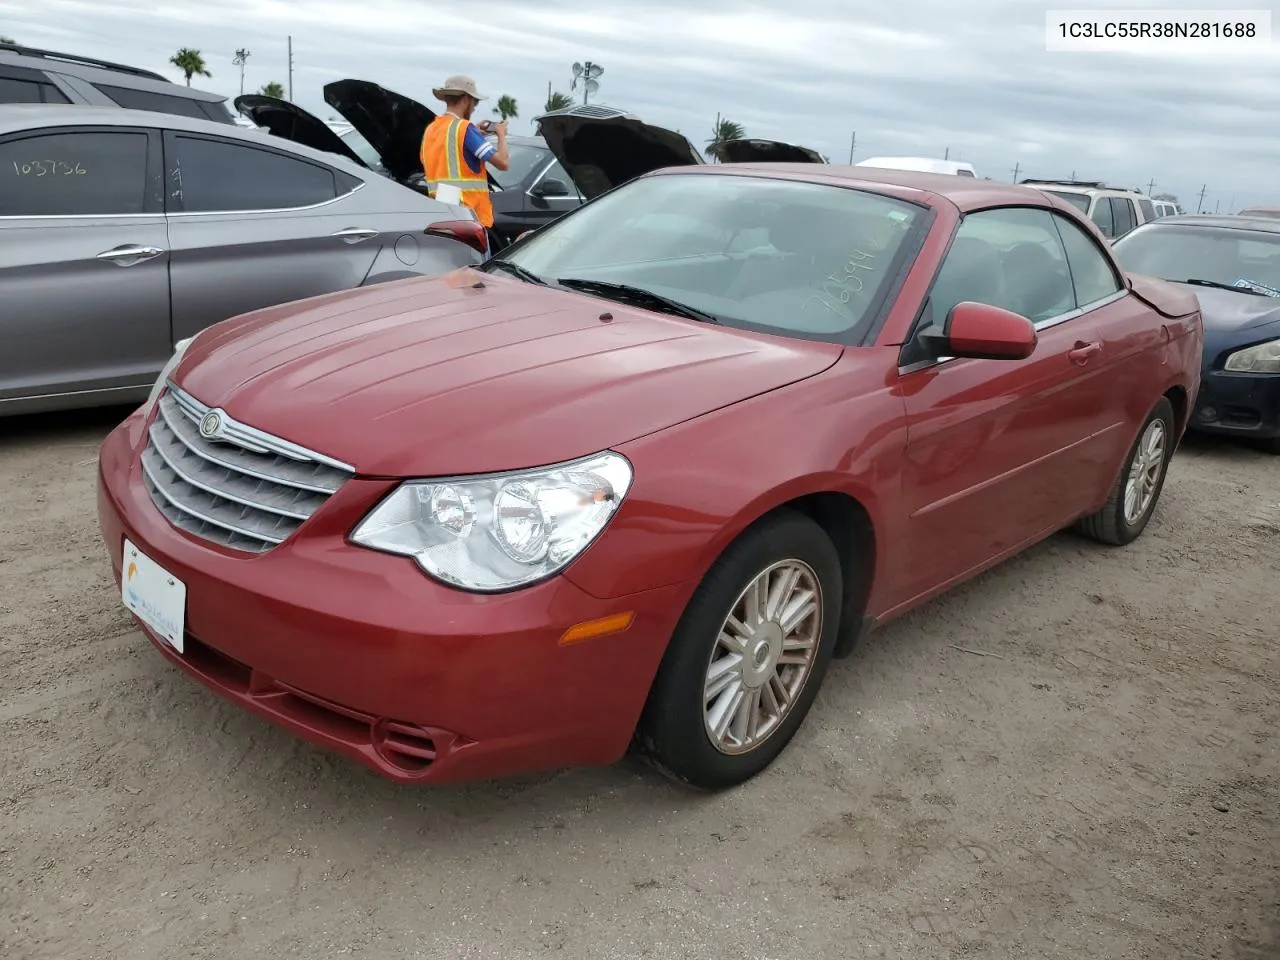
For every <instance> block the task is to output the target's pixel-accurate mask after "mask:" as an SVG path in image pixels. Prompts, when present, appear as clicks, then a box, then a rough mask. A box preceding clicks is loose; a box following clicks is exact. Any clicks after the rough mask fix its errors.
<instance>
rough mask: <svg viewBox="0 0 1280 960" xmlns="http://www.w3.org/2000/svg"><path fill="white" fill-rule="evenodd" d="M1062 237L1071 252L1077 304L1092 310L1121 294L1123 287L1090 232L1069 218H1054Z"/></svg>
mask: <svg viewBox="0 0 1280 960" xmlns="http://www.w3.org/2000/svg"><path fill="white" fill-rule="evenodd" d="M1053 219H1054V221H1055V222H1056V223H1057V225H1058V233H1059V234H1061V236H1062V246H1063V248H1064V249H1065V250H1066V252H1067V263H1068V264H1069V265H1070V267H1071V279H1072V281H1073V283H1074V284H1075V293H1076V303H1078V304H1079V305H1080V306H1081V307H1088V306H1089V304H1091V303H1096V302H1097V301H1099V300H1102V299H1104V298H1106V297H1109V296H1111V295H1113V294H1116V293H1119V292H1120V291H1121V290H1122V289H1123V287H1122V286H1121V283H1120V278H1119V277H1118V276H1116V272H1115V270H1114V269H1113V268H1112V266H1111V262H1110V261H1109V260H1108V259H1107V257H1106V254H1104V253H1103V252H1102V251H1101V250H1099V249H1098V244H1097V242H1096V241H1095V240H1093V238H1091V237H1090V236H1089V235H1088V234H1087V233H1085V232H1084V231H1083V230H1081V229H1080V228H1079V227H1077V226H1076V225H1075V224H1074V223H1072V222H1071V221H1070V220H1068V219H1067V218H1066V217H1063V216H1060V215H1058V214H1054V215H1053Z"/></svg>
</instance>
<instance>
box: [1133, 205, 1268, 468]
mask: <svg viewBox="0 0 1280 960" xmlns="http://www.w3.org/2000/svg"><path fill="white" fill-rule="evenodd" d="M1115 251H1116V256H1117V257H1119V259H1120V262H1121V263H1122V264H1123V265H1124V266H1125V268H1126V269H1128V270H1131V271H1133V272H1135V273H1144V274H1148V275H1150V276H1153V277H1162V278H1164V279H1166V280H1172V281H1174V282H1175V283H1182V284H1186V285H1189V286H1190V287H1192V288H1194V290H1195V292H1196V296H1197V297H1198V298H1199V300H1200V307H1201V312H1202V313H1203V315H1204V371H1203V374H1202V379H1201V382H1200V396H1199V399H1197V401H1196V407H1195V412H1194V414H1193V416H1192V417H1191V421H1190V424H1189V428H1190V429H1192V430H1197V431H1201V432H1204V433H1217V434H1224V435H1227V436H1232V437H1242V438H1250V439H1255V440H1258V441H1260V442H1261V444H1262V446H1263V447H1265V448H1266V449H1267V450H1269V451H1270V452H1272V453H1276V454H1280V220H1275V219H1271V218H1266V217H1254V218H1246V217H1243V216H1239V217H1229V216H1211V215H1207V214H1206V215H1195V214H1192V215H1184V216H1180V217H1162V218H1160V219H1159V220H1156V221H1155V222H1154V223H1149V224H1146V225H1144V226H1141V227H1139V228H1138V229H1137V230H1134V231H1133V232H1132V233H1130V234H1129V235H1128V236H1126V237H1122V238H1121V239H1119V240H1117V241H1116V243H1115Z"/></svg>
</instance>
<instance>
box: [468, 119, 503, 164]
mask: <svg viewBox="0 0 1280 960" xmlns="http://www.w3.org/2000/svg"><path fill="white" fill-rule="evenodd" d="M497 151H498V148H497V146H496V145H494V144H492V143H490V142H489V141H488V139H487V138H486V137H485V135H484V134H483V133H481V132H480V129H479V128H478V127H477V126H476V125H475V124H474V123H471V124H468V125H467V132H466V134H465V135H464V136H463V138H462V154H463V156H464V157H466V160H467V166H468V167H470V168H471V172H472V173H482V172H483V171H484V162H485V161H486V160H488V159H489V158H490V157H491V156H493V155H494V154H495V153H496V152H497Z"/></svg>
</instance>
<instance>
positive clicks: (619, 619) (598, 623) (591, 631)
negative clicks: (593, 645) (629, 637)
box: [560, 610, 636, 647]
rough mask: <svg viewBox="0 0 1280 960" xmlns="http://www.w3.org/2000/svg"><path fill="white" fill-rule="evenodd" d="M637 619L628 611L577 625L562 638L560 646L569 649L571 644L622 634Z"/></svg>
mask: <svg viewBox="0 0 1280 960" xmlns="http://www.w3.org/2000/svg"><path fill="white" fill-rule="evenodd" d="M635 618H636V615H635V613H634V612H633V611H630V610H628V611H627V612H626V613H614V614H610V615H609V616H607V617H601V618H600V619H599V620H586V621H584V622H582V623H575V624H574V625H573V626H572V627H570V628H569V629H568V630H566V631H565V632H564V636H562V637H561V638H560V646H562V647H567V646H568V645H569V644H571V643H582V642H583V641H584V640H594V639H595V638H596V637H607V636H608V635H609V634H611V633H621V632H622V631H623V630H626V629H627V628H628V627H629V626H631V621H633V620H635Z"/></svg>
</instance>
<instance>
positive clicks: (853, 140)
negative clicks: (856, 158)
mask: <svg viewBox="0 0 1280 960" xmlns="http://www.w3.org/2000/svg"><path fill="white" fill-rule="evenodd" d="M857 145H858V131H857V130H855V131H853V134H852V135H851V136H850V137H849V166H851V167H852V166H853V150H854V148H855V147H856V146H857Z"/></svg>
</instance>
